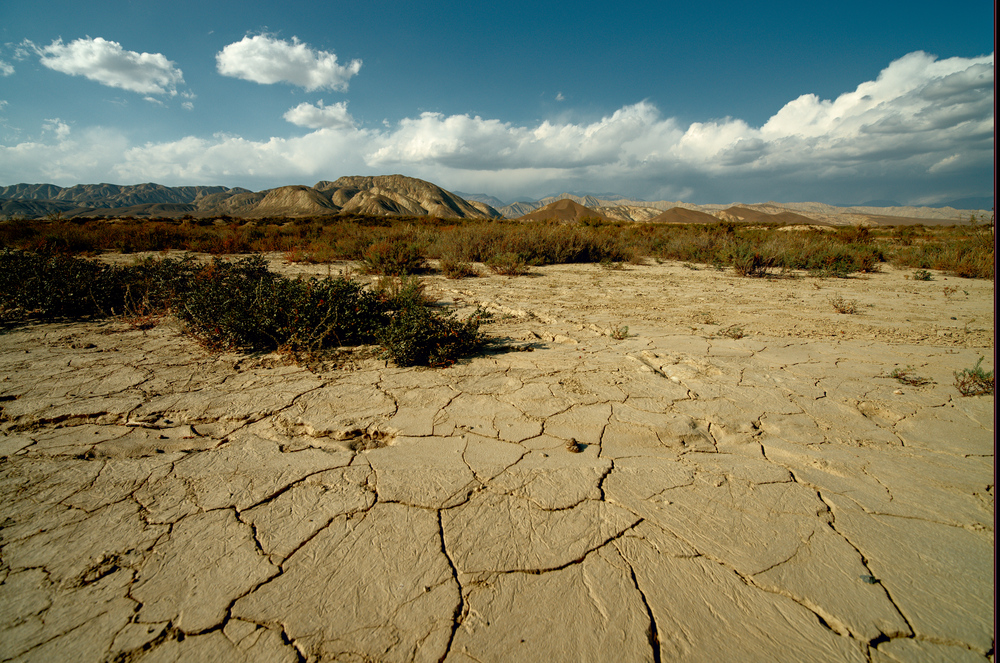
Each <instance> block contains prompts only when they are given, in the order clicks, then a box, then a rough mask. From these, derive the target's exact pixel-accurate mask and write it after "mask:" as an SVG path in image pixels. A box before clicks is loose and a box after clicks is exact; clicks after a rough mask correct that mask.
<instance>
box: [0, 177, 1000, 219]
mask: <svg viewBox="0 0 1000 663" xmlns="http://www.w3.org/2000/svg"><path fill="white" fill-rule="evenodd" d="M966 200H969V201H988V200H989V199H966ZM559 201H572V202H573V203H574V204H575V205H578V206H580V207H582V208H585V209H586V210H587V212H586V215H590V216H595V217H604V218H607V219H609V220H617V221H625V222H639V223H644V222H649V221H657V219H656V217H657V216H658V215H661V214H662V213H663V212H667V211H669V210H691V211H694V212H700V213H703V214H706V215H711V216H712V217H714V218H730V219H733V220H736V219H740V220H743V221H749V220H750V217H751V216H753V215H754V214H756V213H762V214H764V215H769V216H765V217H760V218H761V219H770V218H771V217H773V216H774V215H784V217H783V218H785V219H786V220H787V221H788V222H808V221H809V220H812V221H815V222H819V223H821V224H832V225H848V224H854V225H857V224H870V225H871V224H898V223H955V222H963V221H968V219H969V217H970V216H971V215H973V214H975V215H977V216H982V215H983V213H984V211H985V210H983V209H956V208H954V207H901V206H878V205H864V206H849V207H838V206H834V205H827V204H825V203H811V202H806V203H777V202H773V201H771V202H765V203H753V204H742V203H728V204H717V205H695V204H692V203H685V202H682V201H666V200H660V201H652V202H650V201H645V200H634V199H630V198H627V197H625V196H620V195H618V194H613V193H607V194H601V195H600V196H594V195H576V194H572V193H564V194H560V195H558V196H547V197H545V198H542V199H541V200H535V201H519V202H515V203H512V204H510V205H503V204H502V201H500V200H499V199H497V198H495V197H493V196H490V195H488V194H461V193H458V192H450V191H447V190H445V189H443V188H441V187H439V186H438V185H436V184H433V183H431V182H426V181H424V180H420V179H417V178H413V177H407V176H404V175H375V176H345V177H341V178H339V179H337V180H335V181H332V182H331V181H327V180H321V181H320V182H317V183H316V184H315V185H313V186H311V187H310V186H305V185H289V186H281V187H276V188H274V189H265V190H263V191H256V192H254V191H251V190H249V189H244V188H240V187H234V188H229V187H224V186H179V187H168V186H164V185H161V184H155V183H145V184H135V185H117V184H106V183H102V184H78V185H75V186H72V187H65V188H64V187H59V186H56V185H53V184H14V185H11V186H5V187H0V218H46V217H50V216H61V217H64V218H74V217H100V216H104V217H112V218H114V217H119V218H120V217H146V218H149V217H168V218H180V217H184V216H193V217H196V218H212V217H216V218H217V217H220V216H229V217H234V218H247V219H254V218H265V217H270V218H280V217H307V216H332V215H337V214H363V215H375V216H437V217H441V218H482V219H500V218H507V219H520V218H523V217H528V218H533V217H532V216H531V214H532V212H535V211H536V210H540V209H543V208H545V207H546V206H548V205H552V204H553V203H557V202H559ZM871 202H873V203H887V202H893V201H871ZM497 205H499V207H497ZM737 208H738V209H740V210H745V211H743V212H739V214H736V213H734V212H733V211H732V210H734V209H737ZM574 209H575V208H574ZM567 210H568V208H567ZM577 212H578V210H577ZM577 212H574V213H573V214H572V215H570V216H574V217H576V216H579V214H577ZM751 212H753V213H754V214H751ZM986 213H987V214H988V213H989V212H986ZM557 216H558V215H557ZM668 218H669V219H670V221H669V222H679V221H678V220H679V219H683V218H704V217H700V216H697V215H685V214H681V213H680V212H679V211H678V212H677V213H675V214H673V215H668V217H664V219H663V220H667V219H668ZM796 219H798V221H795V220H796ZM803 219H804V221H803ZM772 220H776V219H772Z"/></svg>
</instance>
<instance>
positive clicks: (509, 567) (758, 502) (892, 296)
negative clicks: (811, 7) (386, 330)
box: [0, 254, 995, 663]
mask: <svg viewBox="0 0 1000 663" xmlns="http://www.w3.org/2000/svg"><path fill="white" fill-rule="evenodd" d="M270 259H271V264H272V267H273V268H274V269H275V270H277V271H280V272H282V273H285V274H293V275H294V274H316V275H320V276H323V275H326V274H327V273H330V272H332V273H333V274H337V273H340V272H343V271H345V270H347V269H349V267H350V266H349V265H347V264H345V263H338V264H334V265H332V266H326V265H322V266H309V265H300V264H295V265H290V264H286V263H284V262H283V260H282V259H281V256H280V255H277V254H275V255H272V256H271V257H270ZM480 271H481V272H482V274H483V276H481V277H479V278H468V279H461V280H448V279H445V278H443V277H440V276H434V275H431V276H426V277H424V282H425V283H426V288H427V293H428V294H429V295H430V296H432V297H433V298H434V299H436V300H437V301H438V302H439V303H440V305H441V306H442V307H447V308H450V309H453V310H455V311H456V312H457V313H458V314H460V315H465V314H468V313H471V312H472V311H474V310H475V309H476V308H477V307H482V308H485V309H486V310H488V311H489V312H491V313H492V315H493V318H492V321H491V322H489V323H488V324H486V325H484V327H483V329H484V331H485V332H486V333H487V334H488V335H489V336H490V337H491V339H492V342H491V343H490V345H489V346H488V347H487V348H486V349H485V350H484V351H483V352H481V353H480V354H478V355H476V356H474V357H472V358H470V359H467V360H463V361H461V362H459V363H457V364H455V365H453V366H451V367H448V368H443V369H426V368H406V369H402V368H397V367H394V366H392V365H391V364H388V363H387V362H386V361H385V360H383V359H380V358H379V357H378V355H377V353H376V352H374V351H371V350H369V349H365V348H361V349H354V350H349V351H345V352H343V353H342V354H341V355H340V356H338V357H337V358H336V361H332V362H331V363H330V364H328V365H320V366H316V365H313V366H301V365H298V364H295V363H290V362H289V361H287V360H286V358H285V357H283V356H281V355H240V354H218V353H212V352H209V351H208V350H206V349H205V348H204V347H202V346H201V345H199V344H198V343H197V342H196V341H195V340H193V339H192V338H191V337H190V336H187V335H185V334H183V333H182V330H181V329H180V328H179V325H178V323H176V322H173V321H172V320H171V319H169V318H167V319H164V320H163V321H161V322H160V324H158V325H156V326H153V327H150V328H142V327H143V326H132V325H129V324H127V323H126V322H123V321H94V322H72V323H69V322H66V323H44V324H43V323H29V324H20V325H17V326H12V327H8V328H6V329H4V330H3V332H2V333H0V376H2V377H0V405H2V407H3V410H2V420H0V500H2V503H0V583H2V584H0V660H2V661H9V660H15V661H59V660H73V661H143V662H144V663H152V662H154V661H155V662H159V661H230V660H231V661H268V662H271V661H299V660H307V661H320V660H338V661H339V660H343V661H442V660H443V661H454V662H459V661H467V662H471V661H727V660H739V661H775V660H778V661H875V662H880V663H881V662H890V661H901V662H902V661H984V660H993V659H994V655H995V654H994V646H995V645H994V641H995V630H994V597H995V590H994V583H995V576H994V490H995V488H994V416H995V409H994V397H993V396H992V395H990V396H970V397H966V396H962V395H961V394H960V393H959V391H958V390H957V389H956V387H955V384H954V383H955V377H954V374H955V372H956V371H961V370H964V369H970V368H972V367H973V366H974V365H975V364H976V362H977V360H979V358H980V357H985V359H984V361H983V364H982V366H983V368H986V369H989V370H992V369H993V366H994V364H993V362H994V337H995V327H994V313H995V311H994V294H995V293H994V284H993V282H992V281H988V280H969V279H959V278H956V277H950V276H947V275H945V274H943V273H941V272H934V273H933V279H932V280H930V281H919V280H915V279H913V278H912V277H913V270H909V269H898V268H893V267H891V266H888V265H885V266H882V267H881V271H880V272H879V273H875V274H867V275H856V276H854V277H852V278H846V279H836V278H814V277H808V276H805V275H803V274H795V273H791V274H784V275H780V276H776V277H775V278H768V279H751V278H742V277H739V276H736V275H735V274H734V273H733V272H732V270H727V271H718V270H716V269H713V268H710V267H704V266H694V265H683V264H681V263H677V262H664V263H662V264H657V263H655V262H652V261H647V263H646V264H644V265H626V266H625V267H624V268H623V269H608V268H606V267H602V266H600V265H594V264H587V265H555V266H547V267H537V268H532V269H531V272H530V273H529V274H527V275H524V276H517V277H503V276H496V275H488V276H487V275H486V274H487V272H486V271H485V270H483V269H482V268H480ZM835 300H839V301H842V302H849V303H851V304H853V305H854V308H855V312H854V313H851V314H844V313H838V312H837V310H835V308H834V306H833V305H832V302H833V301H835ZM626 327H627V329H626ZM894 372H895V375H897V376H903V377H905V378H909V379H908V380H900V379H896V378H894V377H892V375H893V374H894Z"/></svg>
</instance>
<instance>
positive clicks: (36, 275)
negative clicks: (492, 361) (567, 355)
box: [0, 249, 484, 366]
mask: <svg viewBox="0 0 1000 663" xmlns="http://www.w3.org/2000/svg"><path fill="white" fill-rule="evenodd" d="M168 313H173V314H175V315H176V316H177V317H178V318H179V319H180V320H181V321H182V322H183V323H184V325H185V327H186V329H187V331H189V332H190V333H192V334H193V335H194V336H196V337H197V338H199V339H200V340H201V341H202V342H204V343H205V344H206V345H207V346H208V347H210V348H212V349H216V350H224V349H233V350H240V351H251V352H268V351H274V350H278V351H282V352H286V353H288V354H290V355H291V356H293V357H296V358H304V359H306V360H307V361H311V360H312V359H315V358H319V357H321V356H322V352H323V351H325V350H330V349H333V348H338V347H342V346H354V345H360V344H374V343H377V344H380V345H381V346H382V347H383V349H384V354H385V356H386V357H387V358H388V359H391V360H392V361H393V362H394V363H396V364H397V365H399V366H415V365H428V366H446V365H449V364H452V363H454V362H455V361H456V360H458V359H460V358H461V357H464V356H467V355H469V354H471V353H473V352H475V351H476V349H477V348H478V347H479V346H480V345H481V344H482V342H483V340H484V338H483V337H482V335H481V334H480V332H479V326H480V323H481V321H482V317H481V316H478V315H477V316H472V317H470V318H468V319H466V320H458V319H457V318H455V317H454V316H453V315H450V314H442V313H440V312H438V311H437V310H435V309H434V308H433V307H432V306H431V305H430V302H428V301H427V300H426V299H425V298H424V297H423V294H422V289H421V286H420V284H419V282H418V281H417V280H416V279H409V280H407V279H402V280H401V281H400V284H398V286H397V287H395V288H381V289H371V288H366V287H365V286H364V285H363V284H361V283H358V282H356V281H353V280H350V279H346V278H343V277H337V278H332V277H327V278H323V279H317V278H310V279H290V278H286V277H284V276H280V275H278V274H275V273H273V272H271V271H269V270H268V269H267V264H266V262H265V261H264V259H263V257H262V256H260V255H255V256H250V257H247V258H243V259H240V260H236V261H226V260H222V259H219V258H216V259H214V260H212V261H211V262H209V263H203V262H199V261H197V260H195V259H194V258H193V257H186V258H182V259H172V258H165V259H152V258H147V259H145V260H140V261H137V262H136V264H133V265H112V264H107V263H104V262H101V261H98V260H87V259H84V258H79V257H76V256H70V255H65V254H58V253H48V254H45V253H34V252H27V251H21V250H6V249H5V250H2V251H0V322H4V323H8V322H16V321H20V320H25V319H43V320H55V319H72V320H79V319H99V318H107V317H118V318H120V319H124V320H126V321H129V322H131V323H133V324H134V325H136V326H140V327H146V326H152V325H153V324H155V321H156V320H158V319H159V318H161V317H163V316H164V315H166V314H168Z"/></svg>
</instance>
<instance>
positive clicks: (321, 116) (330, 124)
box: [283, 99, 354, 129]
mask: <svg viewBox="0 0 1000 663" xmlns="http://www.w3.org/2000/svg"><path fill="white" fill-rule="evenodd" d="M283 117H284V118H285V119H286V120H288V121H289V122H291V123H292V124H296V125H298V126H300V127H308V128H309V129H324V128H326V129H336V128H343V127H353V126H354V118H353V117H351V114H350V113H348V112H347V102H346V101H341V102H340V103H336V104H333V105H332V106H324V105H323V100H322V99H320V100H319V102H318V103H317V104H315V105H313V104H310V103H305V102H303V103H301V104H299V105H298V106H296V107H295V108H289V109H288V111H286V112H285V114H284V115H283Z"/></svg>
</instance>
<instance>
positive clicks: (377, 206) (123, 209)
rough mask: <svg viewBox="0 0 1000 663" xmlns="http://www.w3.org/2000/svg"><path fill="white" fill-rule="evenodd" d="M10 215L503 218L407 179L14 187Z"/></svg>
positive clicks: (5, 211) (5, 201) (1, 207)
mask: <svg viewBox="0 0 1000 663" xmlns="http://www.w3.org/2000/svg"><path fill="white" fill-rule="evenodd" d="M0 214H2V215H3V216H4V217H7V218H12V217H23V218H44V217H47V216H53V215H59V216H62V217H65V218H73V217H91V216H105V217H124V216H134V217H173V218H179V217H182V216H188V215H190V216H194V217H213V216H223V215H225V216H231V217H237V218H262V217H295V216H328V215H335V214H370V215H375V216H438V217H443V218H486V219H496V218H501V217H502V215H501V214H500V213H499V212H498V211H496V210H495V209H494V208H492V207H490V206H489V205H487V204H485V203H482V202H478V201H472V202H470V201H467V200H465V199H463V198H461V197H459V196H456V195H455V194H453V193H451V192H449V191H445V190H444V189H442V188H441V187H439V186H437V185H436V184H432V183H430V182H425V181H424V180H419V179H416V178H413V177H405V176H403V175H379V176H365V177H342V178H340V179H338V180H337V181H335V182H328V181H321V182H318V183H317V184H316V185H315V186H312V187H308V186H302V185H293V186H282V187H277V188H275V189H268V190H265V191H257V192H253V191H250V190H249V189H242V188H233V189H230V188H227V187H222V186H215V187H199V186H186V187H166V186H163V185H160V184H152V183H149V184H137V185H127V186H120V185H116V184H78V185H76V186H73V187H68V188H63V187H58V186H55V185H52V184H15V185H12V186H8V187H3V188H0Z"/></svg>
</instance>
